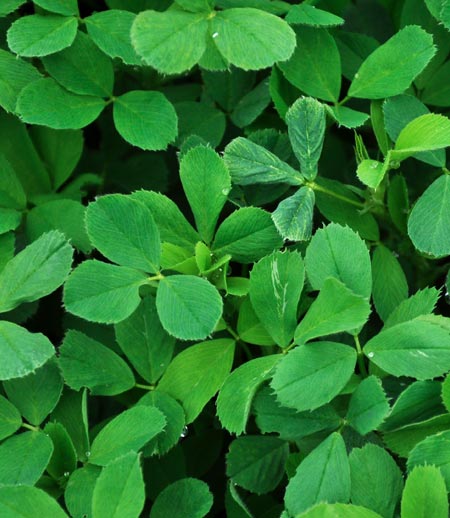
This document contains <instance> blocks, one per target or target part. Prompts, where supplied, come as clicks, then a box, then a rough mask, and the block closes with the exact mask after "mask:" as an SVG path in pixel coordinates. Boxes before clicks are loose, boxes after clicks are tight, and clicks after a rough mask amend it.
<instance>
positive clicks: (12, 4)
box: [0, 0, 25, 17]
mask: <svg viewBox="0 0 450 518" xmlns="http://www.w3.org/2000/svg"><path fill="white" fill-rule="evenodd" d="M24 3H25V0H3V2H2V5H1V7H0V16H2V17H3V16H6V15H7V14H10V13H12V12H13V11H15V10H16V9H18V8H19V7H20V6H21V5H22V4H24Z"/></svg>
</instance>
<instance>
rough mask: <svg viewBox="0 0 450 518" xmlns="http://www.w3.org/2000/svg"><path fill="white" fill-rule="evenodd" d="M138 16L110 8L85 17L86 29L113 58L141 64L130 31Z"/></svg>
mask: <svg viewBox="0 0 450 518" xmlns="http://www.w3.org/2000/svg"><path fill="white" fill-rule="evenodd" d="M135 18H136V16H135V15H134V14H133V13H129V12H128V11H121V10H119V9H110V10H108V11H101V12H99V13H94V14H92V15H91V16H88V17H86V18H84V23H85V24H86V29H87V32H88V34H89V36H90V37H91V38H92V40H93V42H94V43H95V44H96V45H97V46H98V47H99V48H100V50H102V51H103V52H104V53H105V54H107V55H108V56H109V57H111V58H119V59H121V60H122V61H123V62H124V63H125V64H126V65H140V64H141V63H142V60H141V58H140V57H139V56H138V55H137V54H136V51H135V50H134V48H133V46H132V44H131V37H130V31H131V26H132V25H133V22H134V20H135Z"/></svg>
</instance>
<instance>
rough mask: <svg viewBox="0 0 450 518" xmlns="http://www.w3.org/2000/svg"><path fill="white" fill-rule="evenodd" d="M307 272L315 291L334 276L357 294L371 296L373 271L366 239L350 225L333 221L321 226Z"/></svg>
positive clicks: (308, 254) (312, 244)
mask: <svg viewBox="0 0 450 518" xmlns="http://www.w3.org/2000/svg"><path fill="white" fill-rule="evenodd" d="M305 265H306V273H307V275H308V279H309V281H310V283H311V285H312V287H313V288H314V289H315V290H320V289H321V288H322V286H323V283H324V282H325V279H326V278H327V277H334V278H335V279H338V280H340V281H341V282H342V283H344V284H345V285H346V286H347V288H350V289H351V290H352V291H354V292H355V293H356V294H358V295H361V296H362V297H365V298H368V297H370V293H371V291H372V273H371V266H370V257H369V251H368V250H367V247H366V245H365V243H364V241H363V240H362V239H361V238H360V237H359V236H358V234H356V233H355V232H353V230H351V229H350V228H348V227H342V226H340V225H337V224H335V223H331V224H330V225H328V226H326V227H325V228H322V229H319V230H318V231H317V232H316V233H315V234H314V236H313V238H312V239H311V242H310V244H309V246H308V248H307V250H306V255H305Z"/></svg>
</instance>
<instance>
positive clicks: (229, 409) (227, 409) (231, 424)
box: [217, 354, 281, 435]
mask: <svg viewBox="0 0 450 518" xmlns="http://www.w3.org/2000/svg"><path fill="white" fill-rule="evenodd" d="M280 359H281V356H280V355H278V354H272V355H269V356H263V357H261V358H255V359H253V360H250V361H248V362H246V363H244V364H242V365H240V366H239V367H238V368H237V369H235V370H234V371H233V372H232V373H231V374H230V375H229V376H228V377H227V378H226V380H225V383H224V384H223V386H222V388H221V389H220V392H219V396H218V398H217V415H218V417H219V419H220V422H221V423H222V426H223V427H224V428H226V429H227V430H228V431H229V432H231V433H235V434H237V435H240V434H241V433H243V432H245V428H246V425H247V421H248V417H249V414H250V409H251V405H252V400H253V397H254V395H255V393H256V391H257V390H258V388H259V387H260V385H261V384H262V383H263V382H264V381H265V380H266V379H268V378H269V376H270V375H271V373H272V371H273V368H274V366H275V365H276V364H277V362H278V361H279V360H280Z"/></svg>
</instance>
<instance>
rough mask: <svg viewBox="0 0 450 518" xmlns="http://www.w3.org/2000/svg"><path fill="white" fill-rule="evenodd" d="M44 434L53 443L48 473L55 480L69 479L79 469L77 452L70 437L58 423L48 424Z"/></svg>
mask: <svg viewBox="0 0 450 518" xmlns="http://www.w3.org/2000/svg"><path fill="white" fill-rule="evenodd" d="M44 433H46V434H47V435H48V436H49V437H50V439H51V440H52V443H53V454H52V456H51V458H50V462H49V463H48V465H47V472H48V473H49V475H50V476H51V477H53V478H55V479H59V478H62V477H66V478H67V477H68V476H69V474H70V473H72V472H73V471H75V469H76V467H77V452H76V451H75V446H74V445H73V442H72V439H71V438H70V435H69V434H68V432H67V430H66V429H65V427H64V426H63V425H62V424H61V423H56V422H53V423H52V422H50V423H47V424H46V425H45V428H44Z"/></svg>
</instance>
